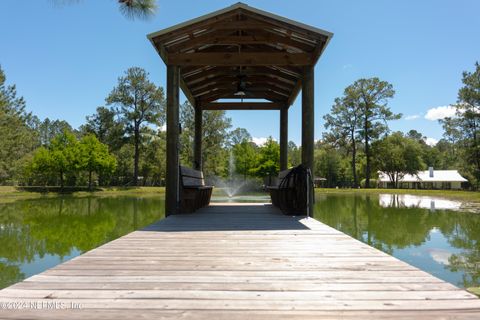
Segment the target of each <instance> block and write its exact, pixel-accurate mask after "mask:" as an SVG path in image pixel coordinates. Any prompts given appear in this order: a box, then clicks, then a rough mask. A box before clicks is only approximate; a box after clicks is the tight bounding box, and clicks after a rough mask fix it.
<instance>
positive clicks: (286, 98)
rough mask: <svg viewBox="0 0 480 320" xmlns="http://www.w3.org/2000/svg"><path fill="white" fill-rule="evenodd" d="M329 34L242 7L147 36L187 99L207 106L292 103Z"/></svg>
mask: <svg viewBox="0 0 480 320" xmlns="http://www.w3.org/2000/svg"><path fill="white" fill-rule="evenodd" d="M330 37H331V34H330V33H328V32H326V31H323V30H320V29H316V28H313V27H311V26H307V25H304V24H301V23H298V22H295V21H292V20H288V19H285V18H282V17H279V16H275V15H272V14H270V13H268V12H264V11H261V10H258V9H255V8H252V7H249V6H247V5H244V4H236V5H233V6H232V7H229V8H226V9H223V10H220V11H217V12H214V13H212V14H208V15H206V16H203V17H199V18H197V19H194V20H191V21H187V22H185V23H182V24H180V25H177V26H174V27H171V28H168V29H165V30H162V31H159V32H156V33H153V34H151V35H149V38H150V40H151V41H152V43H153V45H154V46H155V47H156V49H157V51H158V52H159V54H160V56H161V57H162V59H163V60H164V61H165V63H166V64H168V65H175V66H178V67H179V68H180V81H179V82H180V86H181V88H182V90H183V91H184V92H185V94H186V96H187V97H188V99H189V100H190V101H191V102H192V101H194V102H195V103H197V101H198V102H200V103H205V102H210V101H215V100H218V99H224V98H238V96H235V92H236V91H237V89H238V83H239V76H241V77H242V81H244V83H245V87H246V91H247V96H245V97H244V98H245V99H267V100H269V101H274V102H279V103H283V104H284V105H291V104H292V103H293V100H294V99H295V97H296V96H297V95H298V93H299V92H300V89H301V87H302V74H303V70H304V69H305V67H307V66H312V65H314V64H315V63H316V61H317V60H318V58H319V56H320V55H321V53H322V51H323V49H324V48H325V45H326V43H327V42H328V40H329V39H330Z"/></svg>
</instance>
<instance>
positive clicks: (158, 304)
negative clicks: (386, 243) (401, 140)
mask: <svg viewBox="0 0 480 320" xmlns="http://www.w3.org/2000/svg"><path fill="white" fill-rule="evenodd" d="M332 214H334V213H332ZM0 302H1V303H3V304H2V305H3V306H4V308H3V310H0V318H2V319H52V318H55V319H61V318H64V319H88V318H94V319H131V318H136V317H139V318H156V319H175V318H182V319H222V318H223V319H225V318H228V319H230V320H232V319H245V318H249V319H319V318H332V319H337V318H342V319H363V318H364V319H372V318H382V319H383V318H385V319H387V318H388V319H400V318H416V319H417V318H418V319H420V318H421V319H450V318H454V319H478V318H480V299H478V298H476V297H475V296H474V295H472V294H470V293H468V292H466V291H465V290H462V289H459V288H457V287H455V286H453V285H451V284H449V283H447V282H444V281H442V280H440V279H438V278H436V277H434V276H432V275H430V274H428V273H426V272H424V271H421V270H419V269H417V268H415V267H413V266H410V265H408V264H407V263H404V262H402V261H400V260H398V259H396V258H394V257H392V256H389V255H387V254H385V253H383V252H381V251H379V250H377V249H375V248H372V247H370V246H368V245H366V244H364V243H362V242H360V241H357V240H355V239H353V238H351V237H350V236H347V235H345V234H343V233H341V232H339V231H337V230H335V229H333V228H331V227H329V226H327V225H325V224H323V223H321V222H319V221H317V220H315V219H312V218H304V217H292V216H285V215H282V214H281V213H280V212H279V211H278V210H277V209H275V208H273V207H272V206H271V205H265V204H244V205H238V204H237V205H229V204H215V205H211V206H209V207H207V208H203V209H201V210H199V211H197V212H196V213H193V214H185V215H174V216H169V217H168V218H166V219H163V220H161V221H158V222H156V223H154V224H152V225H150V226H148V227H147V228H145V229H143V230H141V231H135V232H132V233H130V234H128V235H126V236H123V237H121V238H119V239H116V240H114V241H111V242H109V243H107V244H105V245H103V246H101V247H98V248H96V249H93V250H91V251H89V252H86V253H85V254H83V255H81V256H78V257H76V258H74V259H72V260H70V261H67V262H65V263H63V264H60V265H58V266H56V267H54V268H51V269H49V270H47V271H45V272H43V273H41V274H38V275H35V276H33V277H30V278H28V279H26V280H24V281H22V282H20V283H17V284H15V285H13V286H11V287H8V288H6V289H3V290H1V291H0ZM5 303H7V304H5ZM13 303H17V305H16V307H15V308H13V306H14V305H13ZM39 303H44V304H40V307H38V306H39ZM5 306H9V307H8V308H7V309H5ZM34 306H37V307H36V308H34ZM49 306H50V307H49ZM18 309H21V310H18Z"/></svg>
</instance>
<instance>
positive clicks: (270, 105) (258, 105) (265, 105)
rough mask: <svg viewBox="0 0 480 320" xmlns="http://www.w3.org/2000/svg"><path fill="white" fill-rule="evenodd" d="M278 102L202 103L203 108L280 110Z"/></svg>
mask: <svg viewBox="0 0 480 320" xmlns="http://www.w3.org/2000/svg"><path fill="white" fill-rule="evenodd" d="M283 107H284V105H283V104H282V103H278V102H211V103H206V104H204V105H201V108H202V110H280V109H281V108H283Z"/></svg>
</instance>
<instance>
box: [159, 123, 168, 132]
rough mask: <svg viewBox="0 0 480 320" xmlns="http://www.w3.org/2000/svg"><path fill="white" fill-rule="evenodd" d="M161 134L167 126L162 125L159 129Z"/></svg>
mask: <svg viewBox="0 0 480 320" xmlns="http://www.w3.org/2000/svg"><path fill="white" fill-rule="evenodd" d="M160 131H161V132H165V131H167V124H164V125H163V126H161V127H160Z"/></svg>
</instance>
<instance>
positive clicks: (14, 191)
mask: <svg viewBox="0 0 480 320" xmlns="http://www.w3.org/2000/svg"><path fill="white" fill-rule="evenodd" d="M217 189H218V188H217ZM381 193H387V194H411V195H418V196H431V197H438V198H444V199H451V200H461V201H468V202H475V203H480V192H479V191H463V190H418V189H333V188H331V189H330V188H317V189H315V194H316V195H325V194H327V195H328V194H360V195H368V194H381ZM164 194H165V187H101V188H96V189H94V190H92V191H89V190H88V188H86V187H80V188H68V187H67V188H64V189H63V190H60V188H59V187H49V188H39V187H32V188H28V187H26V188H25V187H21V188H19V187H13V186H0V203H6V202H12V201H15V200H25V199H36V198H49V197H58V196H73V197H86V196H95V197H102V196H140V195H141V196H158V195H162V196H163V195H164ZM220 194H221V193H220V192H219V190H216V192H215V195H217V196H218V195H220ZM253 194H258V193H256V192H252V195H253ZM242 195H243V193H242Z"/></svg>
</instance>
